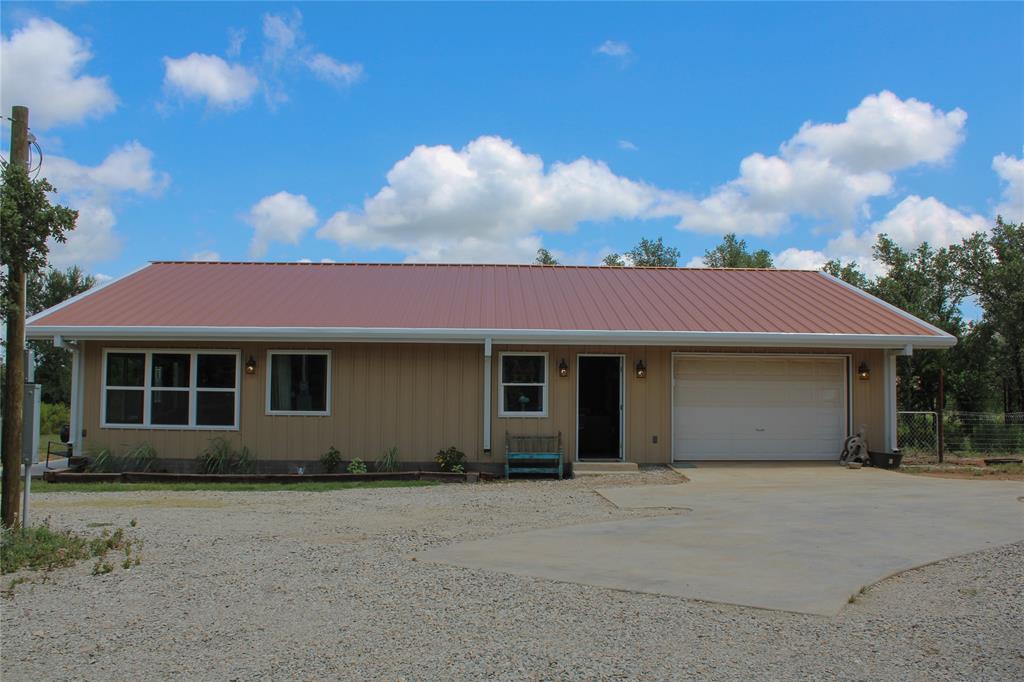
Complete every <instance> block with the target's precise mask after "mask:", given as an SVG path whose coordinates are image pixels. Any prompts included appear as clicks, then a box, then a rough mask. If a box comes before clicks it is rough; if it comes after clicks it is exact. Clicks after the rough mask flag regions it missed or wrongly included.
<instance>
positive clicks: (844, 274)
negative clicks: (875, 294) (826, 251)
mask: <svg viewBox="0 0 1024 682" xmlns="http://www.w3.org/2000/svg"><path fill="white" fill-rule="evenodd" d="M821 269H822V271H823V272H826V273H828V274H830V275H832V276H833V277H835V278H836V279H841V280H843V281H844V282H846V283H847V284H852V285H853V286H855V287H857V288H858V289H866V288H867V286H868V284H869V280H868V276H867V275H865V274H864V273H863V272H862V271H861V269H860V267H859V266H858V265H857V263H855V262H854V261H850V262H849V263H843V262H842V261H841V260H839V259H838V258H833V259H832V260H830V261H828V262H827V263H825V264H824V265H823V266H821Z"/></svg>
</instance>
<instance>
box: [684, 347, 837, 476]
mask: <svg viewBox="0 0 1024 682" xmlns="http://www.w3.org/2000/svg"><path fill="white" fill-rule="evenodd" d="M673 377H674V387H673V434H674V438H673V449H672V451H673V455H674V458H675V459H835V458H836V457H838V453H839V449H840V448H841V446H842V441H843V438H844V437H845V436H846V423H847V420H846V410H847V406H846V361H845V359H844V358H836V357H822V358H807V357H797V358H780V357H768V356H749V357H736V356H731V357H714V356H677V357H676V358H675V362H674V363H673Z"/></svg>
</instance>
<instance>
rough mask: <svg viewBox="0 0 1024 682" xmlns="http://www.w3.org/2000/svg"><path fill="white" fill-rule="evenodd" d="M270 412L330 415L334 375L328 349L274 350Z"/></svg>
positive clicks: (269, 357) (270, 380) (271, 354)
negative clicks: (331, 375) (332, 375)
mask: <svg viewBox="0 0 1024 682" xmlns="http://www.w3.org/2000/svg"><path fill="white" fill-rule="evenodd" d="M267 357H268V362H267V364H268V365H269V366H270V378H269V385H268V386H267V412H268V413H269V414H292V415H327V414H328V413H329V411H330V407H329V404H328V403H329V394H330V392H329V389H328V387H329V385H330V374H331V362H330V354H329V353H328V352H327V351H316V352H306V351H270V352H269V353H268V354H267Z"/></svg>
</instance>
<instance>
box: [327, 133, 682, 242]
mask: <svg viewBox="0 0 1024 682" xmlns="http://www.w3.org/2000/svg"><path fill="white" fill-rule="evenodd" d="M667 196H668V195H667V194H666V193H665V192H662V191H661V190H659V189H657V188H655V187H652V186H650V185H646V184H644V183H640V182H635V181H633V180H629V179H628V178H624V177H621V176H617V175H615V174H614V173H613V172H612V171H611V170H610V169H609V168H608V166H606V165H605V164H604V163H602V162H600V161H593V160H591V159H588V158H586V157H582V158H579V159H576V160H575V161H572V162H570V163H555V164H552V165H550V166H549V167H548V168H547V169H545V166H544V162H543V160H542V159H541V158H540V157H539V156H536V155H532V154H525V153H524V152H522V151H521V150H520V149H519V148H518V147H516V146H515V145H513V144H512V143H511V142H510V141H508V140H505V139H502V138H500V137H491V136H482V137H479V138H477V139H475V140H473V141H472V142H470V143H469V144H468V145H466V146H465V147H463V148H462V149H460V150H455V149H453V148H452V147H450V146H447V145H439V146H434V147H427V146H419V147H416V148H415V149H413V151H412V152H411V153H410V154H409V155H408V156H407V157H405V158H404V159H402V160H400V161H398V163H396V164H395V165H394V166H393V167H392V168H391V170H390V171H389V172H388V174H387V185H386V186H384V187H383V188H381V189H380V190H379V191H378V192H377V194H375V195H374V196H372V197H370V198H368V199H366V200H365V201H364V203H363V206H362V209H361V210H350V211H340V212H338V213H335V214H334V215H333V216H332V217H331V218H330V219H329V220H328V221H327V223H326V224H325V225H324V226H323V227H322V228H321V229H320V230H319V232H318V233H317V235H318V236H320V237H322V238H326V239H333V240H334V241H336V242H338V244H340V245H342V246H357V247H362V248H370V249H374V248H381V247H390V248H395V249H398V250H401V251H403V252H405V253H406V254H407V257H408V259H409V260H417V261H424V260H429V261H437V260H444V261H492V262H493V261H499V262H523V261H530V260H532V259H533V257H534V254H535V253H536V250H537V249H538V248H539V247H540V246H541V238H540V236H539V233H541V232H571V231H572V230H574V229H575V228H576V226H577V224H578V223H580V222H582V221H604V220H612V219H616V218H645V217H649V216H650V215H652V214H653V213H654V212H655V211H656V210H657V207H658V206H659V205H660V204H661V203H663V202H664V201H666V199H667Z"/></svg>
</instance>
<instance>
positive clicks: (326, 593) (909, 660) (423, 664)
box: [0, 470, 1024, 681]
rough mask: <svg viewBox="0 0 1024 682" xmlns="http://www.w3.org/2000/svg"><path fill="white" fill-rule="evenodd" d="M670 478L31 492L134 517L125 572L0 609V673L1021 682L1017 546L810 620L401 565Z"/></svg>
mask: <svg viewBox="0 0 1024 682" xmlns="http://www.w3.org/2000/svg"><path fill="white" fill-rule="evenodd" d="M674 477H675V474H673V473H671V472H668V471H666V470H657V471H652V472H646V473H644V474H642V475H640V476H634V477H619V478H609V477H600V478H584V479H578V480H574V481H564V482H555V481H536V482H514V483H511V484H507V483H489V484H478V485H443V486H437V487H433V488H395V489H382V490H346V491H337V492H327V493H300V492H251V493H205V492H204V493H157V492H148V493H147V492H138V493H53V494H49V495H37V496H36V499H35V502H34V505H35V509H36V513H37V514H38V515H40V516H41V515H48V516H50V518H51V523H52V524H53V525H55V526H61V527H71V528H76V529H80V530H86V528H87V524H90V523H114V524H116V525H120V526H125V527H127V526H128V523H129V521H130V520H131V519H133V518H134V519H137V520H138V526H137V527H135V528H131V529H130V531H131V533H132V534H133V535H134V536H136V537H139V538H141V539H142V540H143V541H144V543H145V544H144V548H143V561H142V564H141V566H139V567H137V568H133V569H131V570H129V571H123V570H122V569H121V568H120V567H118V568H117V569H116V570H115V572H114V573H112V574H109V575H106V576H92V575H90V574H89V573H90V565H89V564H88V563H85V564H81V565H79V566H77V567H75V568H71V569H65V570H62V571H58V572H56V573H54V574H53V575H52V576H51V577H50V578H49V579H48V580H47V581H46V582H35V583H32V584H24V585H19V586H18V587H17V588H15V596H14V597H13V598H9V599H4V600H3V602H2V603H0V608H2V609H3V631H2V637H3V648H2V671H0V672H2V675H0V676H2V678H3V679H4V680H11V681H13V680H44V679H94V680H120V679H125V680H127V679H168V678H177V679H182V678H187V679H197V680H203V679H211V680H228V679H231V680H255V679H324V678H334V679H360V680H362V679H387V680H397V679H407V680H414V679H416V680H418V679H425V680H437V679H484V678H487V679H494V678H499V679H566V678H587V679H639V678H643V679H658V678H660V679H666V678H675V679H679V678H697V679H751V678H759V679H844V680H845V679H850V680H868V679H870V680H908V679H912V680H939V679H964V680H997V679H1005V680H1019V679H1022V678H1024V616H1022V614H1024V545H1022V544H1017V545H1012V546H1009V547H1003V548H1000V549H996V550H992V551H988V552H984V553H979V554H974V555H971V556H968V557H962V558H958V559H951V560H948V561H944V562H941V563H939V564H935V565H932V566H928V567H925V568H922V569H918V570H914V571H910V572H908V573H905V574H902V575H900V576H897V577H896V578H893V579H890V580H887V581H885V582H884V583H881V584H879V585H877V586H875V587H874V588H872V589H871V590H869V591H868V592H866V593H865V594H864V595H862V596H861V597H860V598H858V599H857V600H856V602H855V603H853V604H850V605H849V606H848V607H847V608H845V609H843V611H842V612H841V613H840V614H839V615H838V616H835V617H831V618H827V617H820V616H806V615H795V614H789V613H782V612H773V611H763V610H757V609H750V608H744V607H738V606H725V605H718V604H708V603H701V602H695V601H689V600H686V599H682V598H676V597H664V596H657V595H649V594H636V593H631V592H623V591H616V590H610V589H604V588H598V587H588V586H584V585H575V584H567V583H556V582H550V581H545V580H540V579H534V578H528V577H521V576H514V575H506V574H498V573H491V572H487V571H483V570H474V569H466V568H458V567H452V566H446V565H442V564H432V563H426V562H421V561H413V560H412V555H413V554H415V553H416V552H419V551H422V550H425V549H429V548H432V547H436V546H438V545H440V544H444V543H450V542H454V541H459V540H469V539H474V538H483V537H488V536H493V535H497V534H501V533H507V532H510V531H518V530H525V529H530V528H545V527H555V526H562V525H569V524H581V523H592V522H596V521H610V520H621V519H630V518H640V517H649V516H658V515H663V514H670V513H674V512H672V511H670V510H655V509H646V510H622V509H618V508H616V507H615V506H613V505H612V504H611V503H609V502H607V501H606V500H604V499H603V498H601V497H600V496H599V495H597V494H595V493H594V491H593V490H594V488H595V487H606V486H610V485H644V484H652V483H654V484H665V483H669V482H672V481H673V480H678V479H674ZM683 485H686V484H685V483H684V484H683ZM37 518H38V517H37ZM10 577H12V576H5V578H7V579H8V580H5V583H6V582H8V581H9V578H10ZM37 579H38V576H37ZM5 586H6V585H5Z"/></svg>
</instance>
